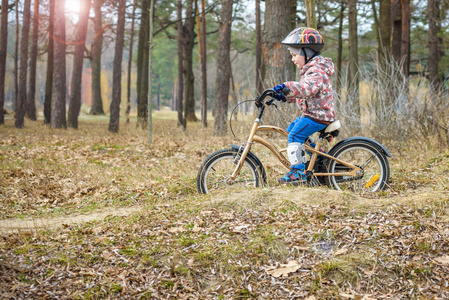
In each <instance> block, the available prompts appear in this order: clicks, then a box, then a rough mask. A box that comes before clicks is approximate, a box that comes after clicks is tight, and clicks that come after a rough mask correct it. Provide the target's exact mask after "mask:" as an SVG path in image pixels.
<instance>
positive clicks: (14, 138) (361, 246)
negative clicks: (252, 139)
mask: <svg viewBox="0 0 449 300" xmlns="http://www.w3.org/2000/svg"><path fill="white" fill-rule="evenodd" d="M174 120H175V119H174V118H173V116H172V114H171V113H169V112H161V113H157V114H155V120H154V126H155V128H154V135H153V136H154V139H153V143H152V145H151V147H150V148H149V147H148V143H147V139H148V138H147V133H146V132H145V131H144V130H142V129H139V128H136V126H135V123H131V124H129V125H125V124H122V125H121V128H120V133H119V134H112V133H108V131H107V119H106V117H95V118H94V117H90V116H85V117H83V118H81V120H80V129H79V130H73V129H68V130H54V129H50V128H48V127H46V126H44V125H42V124H40V123H39V122H37V123H36V122H30V121H27V123H26V127H25V128H24V129H22V130H17V129H14V128H13V120H11V119H7V122H6V125H2V126H1V127H0V161H1V168H0V210H1V212H2V214H1V219H2V220H1V221H0V232H1V236H0V270H1V271H0V298H2V299H3V298H5V299H17V298H32V299H34V298H70V299H72V298H87V299H90V298H95V299H96V298H108V297H109V298H117V299H118V298H120V299H123V298H131V299H134V298H157V299H231V298H233V299H241V298H257V299H265V298H266V299H272V298H276V299H293V298H298V299H447V298H448V297H449V278H448V275H447V274H449V255H448V253H449V206H448V203H449V202H448V192H447V191H448V188H449V152H448V150H447V149H444V148H436V147H434V148H433V150H432V149H431V150H429V148H428V147H427V148H426V146H422V147H421V146H419V145H418V146H417V148H414V149H411V148H408V147H407V145H403V144H401V145H400V146H399V145H396V144H389V145H386V146H387V148H388V150H389V151H390V153H391V154H392V157H391V158H390V166H391V172H392V173H391V182H390V184H389V187H388V189H387V190H386V191H384V192H381V193H377V194H374V195H370V196H369V197H360V196H357V195H354V194H351V193H348V192H340V191H336V190H332V189H329V188H327V187H286V186H279V185H277V184H276V178H277V177H278V176H279V175H280V174H282V173H283V172H284V171H285V170H284V169H282V166H280V165H279V164H277V163H276V162H275V160H273V159H272V157H270V156H269V154H268V153H267V152H264V151H263V150H262V149H258V148H255V149H254V152H255V153H257V154H258V156H259V157H260V159H261V161H262V162H263V163H264V165H265V166H266V169H267V173H268V176H269V182H268V185H267V186H266V187H263V188H258V189H244V190H241V191H233V192H223V193H218V194H213V195H200V194H198V193H197V191H196V173H197V170H198V168H199V166H200V164H201V162H202V161H203V160H204V159H205V158H206V157H207V156H208V155H209V154H210V153H212V152H214V151H216V150H218V149H222V148H227V147H229V144H231V143H234V144H238V142H236V141H235V140H233V139H232V138H231V137H221V138H218V137H211V133H212V131H213V126H212V128H207V129H201V124H191V123H189V126H188V129H187V131H183V130H182V129H181V128H179V127H177V126H176V121H174Z"/></svg>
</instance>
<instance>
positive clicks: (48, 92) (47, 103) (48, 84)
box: [44, 0, 55, 124]
mask: <svg viewBox="0 0 449 300" xmlns="http://www.w3.org/2000/svg"><path fill="white" fill-rule="evenodd" d="M49 6H50V8H49V10H50V20H49V23H48V56H47V78H46V80H45V98H44V123H45V124H50V123H51V99H52V91H53V66H54V64H53V59H54V39H53V35H54V20H55V0H50V2H49Z"/></svg>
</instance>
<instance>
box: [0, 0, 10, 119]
mask: <svg viewBox="0 0 449 300" xmlns="http://www.w3.org/2000/svg"><path fill="white" fill-rule="evenodd" d="M8 5H9V4H8V0H2V15H1V25H0V26H1V28H0V125H1V124H5V115H4V113H3V110H4V107H5V77H6V55H7V51H6V50H7V49H6V48H7V45H8Z"/></svg>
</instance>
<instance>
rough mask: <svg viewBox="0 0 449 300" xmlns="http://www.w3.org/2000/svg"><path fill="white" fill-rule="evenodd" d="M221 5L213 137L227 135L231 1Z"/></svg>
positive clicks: (226, 0)
mask: <svg viewBox="0 0 449 300" xmlns="http://www.w3.org/2000/svg"><path fill="white" fill-rule="evenodd" d="M221 5H222V8H221V15H220V17H221V18H220V25H219V26H220V28H219V33H218V50H217V66H219V68H217V79H216V83H215V90H216V91H215V99H216V101H217V113H216V116H215V128H214V135H216V136H223V135H226V133H227V117H228V98H229V78H230V75H231V66H230V59H229V52H230V49H231V24H232V0H222V1H221Z"/></svg>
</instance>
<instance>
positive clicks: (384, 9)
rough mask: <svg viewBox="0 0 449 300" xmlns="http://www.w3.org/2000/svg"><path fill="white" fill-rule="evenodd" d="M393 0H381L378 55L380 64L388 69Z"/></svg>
mask: <svg viewBox="0 0 449 300" xmlns="http://www.w3.org/2000/svg"><path fill="white" fill-rule="evenodd" d="M390 1H391V0H380V7H379V28H378V31H379V32H378V35H379V38H378V45H377V56H378V61H379V66H380V67H381V68H382V70H386V68H387V65H388V64H389V61H390V40H391V18H390V12H391V7H390V6H391V2H390Z"/></svg>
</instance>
